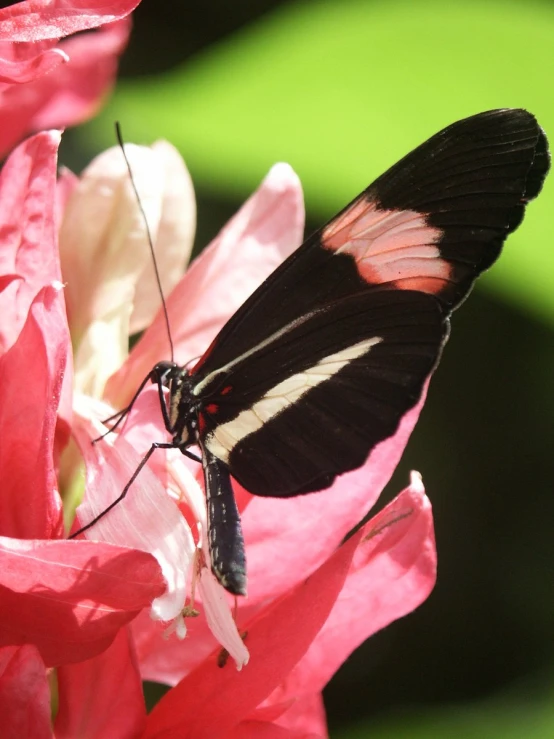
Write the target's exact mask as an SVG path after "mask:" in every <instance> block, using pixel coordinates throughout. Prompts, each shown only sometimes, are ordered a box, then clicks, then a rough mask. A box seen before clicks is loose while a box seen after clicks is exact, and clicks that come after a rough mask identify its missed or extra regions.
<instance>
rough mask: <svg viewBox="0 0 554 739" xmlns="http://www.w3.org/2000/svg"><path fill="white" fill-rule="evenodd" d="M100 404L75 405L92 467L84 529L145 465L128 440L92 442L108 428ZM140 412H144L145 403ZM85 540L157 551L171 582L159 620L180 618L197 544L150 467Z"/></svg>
mask: <svg viewBox="0 0 554 739" xmlns="http://www.w3.org/2000/svg"><path fill="white" fill-rule="evenodd" d="M96 405H98V406H100V410H96V407H95V404H94V403H92V402H91V401H88V406H87V401H86V399H85V398H80V399H77V401H76V404H75V413H76V414H79V416H80V420H78V421H77V422H76V424H75V434H76V438H77V442H78V443H79V446H80V448H81V451H82V453H83V456H84V459H85V463H86V466H87V490H86V496H85V500H84V502H83V503H82V504H81V506H80V507H79V509H78V512H77V513H78V517H79V522H80V524H81V525H84V524H85V523H87V522H88V521H91V520H92V519H93V518H94V517H95V516H97V515H98V514H99V513H101V512H102V511H104V510H105V509H106V508H107V507H108V505H109V504H110V503H111V502H112V501H114V500H115V499H116V498H117V497H118V496H119V494H120V493H121V491H122V490H123V488H124V486H125V484H126V483H127V482H128V481H129V480H130V478H131V476H132V475H133V473H134V472H135V470H136V469H137V467H138V465H139V463H140V461H141V456H140V454H138V453H137V452H136V451H135V450H134V449H133V448H132V447H131V445H130V444H129V443H128V442H127V440H126V439H125V438H124V437H123V436H119V437H117V438H116V440H115V441H114V438H113V436H115V435H112V436H108V437H106V438H105V439H104V440H103V441H101V442H99V443H97V444H94V445H93V444H91V439H93V438H97V437H98V436H100V435H101V434H102V433H104V432H105V431H106V427H105V426H103V425H102V424H99V423H97V422H96V423H95V422H94V415H95V414H97V417H99V416H102V415H103V417H106V415H109V412H108V413H106V412H105V410H106V409H105V406H104V407H103V409H104V413H102V406H101V404H96ZM134 410H135V412H137V413H140V412H142V408H141V405H140V403H137V407H136V408H135V409H134ZM85 536H87V538H90V539H93V540H97V541H108V542H112V543H114V544H121V545H125V546H132V547H134V548H135V549H137V550H140V551H143V552H151V553H152V554H153V556H154V557H155V558H156V559H157V561H158V562H159V565H160V568H161V570H162V573H163V576H164V578H165V580H166V583H167V588H166V591H165V592H164V594H163V596H161V597H159V598H157V599H156V601H155V602H154V603H153V604H152V609H153V610H152V613H153V616H154V617H155V618H159V619H162V620H164V621H170V620H172V619H174V618H176V617H178V616H179V615H180V613H181V610H182V608H183V606H184V603H185V598H186V592H187V578H188V577H189V575H190V569H191V564H192V562H193V561H194V555H195V552H196V545H195V543H194V539H193V537H192V533H191V531H190V529H189V527H188V524H187V522H186V520H185V519H184V517H183V516H182V515H181V513H180V511H179V509H178V507H177V505H176V504H175V502H174V501H173V500H172V499H171V498H170V497H169V496H168V495H167V493H166V491H165V489H164V488H163V486H162V485H161V483H160V481H159V480H158V478H157V477H156V476H155V475H154V473H153V472H152V471H151V470H150V468H149V467H148V466H146V467H144V469H143V470H142V471H141V472H140V474H139V476H138V478H137V480H136V483H135V484H134V485H133V486H132V488H131V489H130V491H129V494H128V495H127V496H126V497H125V499H124V500H122V501H121V502H120V503H119V504H118V505H116V506H115V507H114V508H113V510H111V511H110V512H109V514H107V515H106V516H104V518H102V519H101V520H100V521H98V523H96V524H95V525H94V526H93V527H92V528H91V529H89V530H88V531H87V532H85Z"/></svg>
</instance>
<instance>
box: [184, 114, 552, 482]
mask: <svg viewBox="0 0 554 739" xmlns="http://www.w3.org/2000/svg"><path fill="white" fill-rule="evenodd" d="M548 166H549V159H548V154H547V146H546V139H545V136H544V134H543V132H542V131H541V129H540V128H539V126H538V124H537V122H536V120H535V119H534V117H533V116H532V115H530V114H529V113H527V112H526V111H523V110H500V111H490V112H488V113H483V114H480V115H477V116H473V117H472V118H468V119H466V120H463V121H460V122H458V123H455V124H453V125H452V126H449V127H448V128H446V129H444V130H443V131H441V132H440V133H438V134H437V135H436V136H433V137H432V138H431V139H429V141H427V142H425V143H424V144H422V145H421V146H420V147H418V148H417V149H415V150H414V151H413V152H411V153H410V154H408V156H407V157H405V158H404V159H402V160H401V161H400V162H399V163H398V164H396V165H395V166H394V167H392V168H391V169H390V170H389V171H388V172H386V173H385V174H384V175H382V176H381V177H380V178H379V179H378V180H376V181H375V182H374V183H373V184H372V185H371V186H370V187H368V188H367V189H366V190H365V191H364V192H363V193H362V194H361V195H360V196H359V197H358V198H356V199H355V200H354V201H353V202H352V203H351V204H350V205H349V206H347V207H346V208H345V209H344V210H343V211H342V212H341V213H340V214H339V215H338V216H336V217H335V218H334V219H333V220H332V221H330V222H329V223H328V224H327V225H326V226H325V227H323V228H322V229H321V230H319V231H318V232H316V233H315V234H314V235H313V236H311V237H310V238H309V239H308V240H307V241H306V242H305V243H304V244H303V245H302V246H301V247H300V248H299V249H298V250H297V251H296V252H295V253H294V254H293V255H292V256H291V257H289V259H287V260H286V261H285V262H284V263H283V264H282V265H281V266H280V267H279V268H278V269H277V270H276V271H275V272H274V273H273V274H272V275H271V276H270V277H269V278H268V279H267V280H266V281H265V282H264V283H263V284H262V286H261V287H260V288H259V289H258V290H257V291H256V292H255V293H254V294H253V295H252V296H251V298H250V299H249V300H247V301H246V303H245V304H244V305H243V306H242V307H241V308H240V309H239V311H237V313H236V314H235V315H234V316H233V317H232V318H231V320H230V321H229V322H228V323H227V324H226V325H225V326H224V327H223V329H222V331H221V332H220V334H219V335H218V336H217V337H216V339H215V341H214V342H213V343H212V346H211V347H210V349H209V350H208V351H207V352H206V354H205V355H204V357H202V359H201V360H200V361H199V363H198V364H197V365H196V367H195V368H194V370H193V371H192V380H193V381H196V385H195V387H194V389H193V393H194V395H195V396H196V397H198V399H199V400H200V401H201V403H202V406H203V407H202V409H201V412H200V415H199V424H200V433H201V436H202V441H203V444H204V445H205V446H206V448H208V449H209V450H210V451H211V453H212V454H213V455H214V456H215V457H217V458H218V459H220V460H221V461H222V462H224V463H225V464H226V465H227V466H228V467H229V469H230V471H231V473H232V474H233V475H234V476H235V477H236V478H237V479H238V480H239V481H240V482H241V483H242V484H243V485H244V486H245V487H246V488H247V489H248V490H250V491H251V492H252V493H255V494H258V495H270V496H288V495H297V494H300V493H304V492H310V491H312V490H317V489H321V488H324V487H327V486H328V485H330V484H331V483H332V481H333V479H334V478H335V476H336V475H337V474H341V473H342V472H345V471H347V470H350V469H354V468H356V467H358V466H360V465H361V464H362V463H363V462H364V460H365V458H366V457H367V455H368V454H369V452H370V451H371V449H372V448H373V447H374V446H375V445H376V444H377V443H378V442H379V441H382V440H383V439H386V438H388V437H390V436H391V435H392V434H394V432H395V431H396V429H397V427H398V424H399V422H400V419H401V418H402V416H403V415H404V414H405V413H406V411H407V410H409V409H410V408H411V407H413V406H414V405H415V403H416V402H417V400H418V398H419V397H420V394H421V390H422V387H423V385H424V383H425V380H426V378H427V377H428V375H429V374H430V372H431V371H432V369H433V367H434V365H435V363H436V361H437V358H438V356H439V354H440V349H441V346H442V344H443V342H444V338H445V335H446V333H447V330H448V315H449V313H450V312H451V311H452V310H453V309H454V308H455V307H456V306H457V305H458V304H459V303H460V302H461V301H462V300H463V299H464V297H465V296H466V295H467V293H468V291H469V290H470V289H471V286H472V284H473V282H474V280H475V278H476V277H477V276H478V275H479V274H480V272H482V271H483V270H484V269H486V268H487V267H488V266H490V265H491V264H492V262H493V261H494V260H495V259H496V258H497V256H498V254H499V252H500V249H501V247H502V243H503V241H504V239H505V238H506V236H507V235H508V234H509V233H510V232H511V231H513V230H514V228H516V227H517V225H519V223H520V222H521V219H522V216H523V211H524V207H525V204H526V203H527V202H528V200H529V199H531V198H532V197H534V196H536V195H537V194H538V192H539V190H540V187H541V185H542V182H543V180H544V177H545V175H546V172H547V170H548ZM315 375H318V377H319V378H320V379H319V380H318V381H317V382H316V383H315V384H314V385H313V386H309V387H306V383H308V385H309V384H310V383H311V382H312V381H313V377H314V376H315ZM297 386H299V388H300V389H299V388H298V387H297ZM290 388H292V389H290ZM294 388H296V389H294Z"/></svg>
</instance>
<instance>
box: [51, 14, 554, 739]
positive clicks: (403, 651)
mask: <svg viewBox="0 0 554 739" xmlns="http://www.w3.org/2000/svg"><path fill="white" fill-rule="evenodd" d="M553 66H554V5H553V4H552V3H551V2H528V1H526V2H515V1H514V2H500V1H499V0H496V1H492V0H482V1H481V2H462V1H461V0H458V2H454V1H452V2H449V3H446V2H444V0H436V1H435V0H426V1H422V2H408V0H390V1H389V2H385V0H381V1H376V0H373V1H371V0H368V1H366V2H361V1H358V2H356V1H354V0H345V1H343V2H338V1H336V2H316V1H315V0H311V1H309V0H306V1H305V2H295V1H290V2H279V1H278V0H256V1H255V2H254V0H250V1H248V0H235V2H233V3H229V2H225V0H212V2H210V3H192V2H187V1H186V0H180V1H179V2H177V1H175V2H170V1H169V0H165V1H164V2H159V1H158V2H156V1H155V0H143V2H142V3H141V5H140V6H139V8H138V10H137V12H136V14H135V29H134V32H133V36H132V39H131V44H130V47H129V49H128V51H127V53H126V55H125V57H124V59H123V63H122V69H121V75H120V81H119V83H118V86H117V89H116V93H115V95H114V97H113V99H112V100H111V101H110V102H109V104H108V106H107V108H106V109H105V110H104V112H103V113H102V115H101V116H100V117H99V118H96V119H95V120H94V121H93V122H92V123H91V124H88V125H87V126H85V127H83V128H81V129H80V130H77V131H75V132H70V135H69V136H68V137H67V138H66V141H65V143H64V147H65V150H64V152H63V154H62V157H63V158H64V159H65V161H69V162H70V163H71V164H72V166H73V167H74V168H76V169H80V168H81V167H82V166H83V165H84V164H85V162H86V161H87V160H88V159H89V158H90V157H91V156H92V155H94V154H96V153H97V152H98V151H99V150H101V149H102V148H104V147H106V146H107V145H111V144H112V143H113V133H112V131H113V125H112V124H113V120H115V119H118V120H120V121H121V122H122V125H123V128H124V133H125V137H126V140H128V141H136V142H138V143H150V142H151V141H153V140H155V139H157V138H162V137H165V138H168V139H169V140H171V141H172V142H173V143H174V144H175V145H176V146H177V147H178V148H179V149H180V151H181V153H182V154H183V156H184V158H185V159H186V161H187V163H188V165H189V167H190V169H191V172H192V175H193V179H194V181H195V185H196V189H197V197H198V210H199V228H198V238H197V248H198V249H199V248H201V247H202V246H203V245H205V244H206V243H207V242H208V240H209V239H210V238H211V237H212V236H213V235H215V233H217V231H218V230H219V228H220V227H221V226H222V225H223V224H224V223H225V221H226V220H227V218H228V217H229V216H230V215H231V214H232V213H233V212H234V211H235V210H236V208H237V207H238V206H239V204H240V203H241V202H242V201H243V200H244V198H245V197H247V196H248V194H249V193H250V192H251V191H252V190H253V189H254V188H255V187H256V185H257V184H258V182H259V181H260V180H261V179H262V177H263V176H264V174H265V173H266V172H267V170H268V169H269V167H270V166H271V165H272V164H273V163H274V162H275V161H279V160H284V161H288V162H290V163H291V164H292V165H293V167H294V168H295V169H296V171H297V172H298V173H299V175H300V177H301V179H302V182H303V185H304V188H305V194H306V203H307V213H308V230H309V229H310V228H314V227H316V226H317V225H319V224H320V223H321V222H323V221H324V220H327V219H328V218H329V217H330V216H331V215H333V213H334V212H335V211H336V210H338V209H339V208H340V207H342V206H343V205H344V204H345V203H346V202H347V201H348V200H349V199H351V198H352V197H353V196H354V195H356V194H357V193H358V192H359V191H360V190H362V189H363V188H364V187H365V186H366V185H367V184H368V183H369V182H370V181H371V180H372V179H374V178H375V177H376V176H377V175H379V174H380V173H381V172H382V171H383V170H384V169H385V168H386V167H387V166H389V165H391V164H393V163H394V162H395V161H396V160H397V159H398V158H400V157H401V156H403V155H404V154H405V153H407V151H409V150H410V149H411V148H413V147H414V146H416V145H417V144H419V143H421V142H422V141H423V140H424V139H425V138H427V137H428V136H430V135H431V134H433V133H435V132H436V131H437V130H438V129H440V128H441V127H443V126H445V125H447V124H449V123H451V122H453V121H455V120H457V119H459V118H462V117H464V116H466V115H471V114H473V113H476V112H479V111H482V110H487V109H490V108H495V107H525V108H528V109H529V110H531V111H532V112H533V113H535V115H537V117H538V119H539V121H540V122H541V124H542V125H543V127H544V128H545V129H546V131H547V134H548V133H549V134H550V136H551V138H552V139H553V140H554V100H553V92H554V86H553ZM553 206H554V176H552V175H551V179H550V181H547V184H546V187H545V190H544V192H543V194H542V195H541V197H540V198H539V200H538V201H537V202H535V203H533V204H532V205H531V206H530V208H529V210H528V215H527V219H526V221H525V223H524V225H523V226H522V227H521V229H520V230H518V232H517V233H516V234H515V235H514V236H513V237H512V238H510V240H509V242H508V245H507V247H506V249H505V252H504V254H503V256H502V259H501V260H500V262H499V263H498V264H497V265H496V266H495V267H494V269H493V270H492V271H491V272H490V273H489V274H487V275H486V276H485V277H484V278H483V279H482V280H481V281H480V284H479V287H478V289H477V290H476V291H475V293H474V294H473V295H472V296H471V299H470V300H469V301H468V302H467V304H466V305H464V306H463V308H462V309H461V310H460V311H459V314H456V315H455V317H454V321H453V324H454V325H453V334H452V338H451V340H450V342H449V345H448V347H447V350H446V352H445V356H444V359H443V361H442V363H441V366H440V368H439V370H438V372H437V373H436V376H435V378H434V380H433V383H432V386H431V392H430V398H429V401H428V403H427V405H426V408H425V411H424V413H423V416H422V419H421V421H420V423H419V426H418V428H417V429H416V432H415V433H414V436H413V438H412V440H411V442H410V444H409V447H408V449H407V451H406V454H405V456H404V459H403V461H402V463H401V465H400V467H399V469H398V470H397V473H396V474H395V477H394V479H393V481H392V483H391V485H390V486H389V487H388V488H387V490H386V491H385V495H384V496H383V498H382V501H381V502H382V503H385V502H386V500H388V499H390V498H391V497H392V496H393V495H394V494H395V492H397V491H398V490H400V489H401V488H402V487H403V486H404V485H405V483H406V481H407V479H408V472H409V470H410V469H418V470H420V471H421V473H422V474H423V478H424V482H425V484H426V488H427V491H428V494H429V496H430V497H431V499H432V501H433V505H434V512H435V525H436V536H437V546H438V552H439V577H438V582H437V586H436V588H435V591H434V592H433V594H432V595H431V597H430V598H429V600H428V601H427V602H426V603H425V604H424V605H423V606H422V607H421V608H420V609H419V610H418V611H416V612H415V613H413V614H411V615H410V616H408V617H407V618H405V619H403V620H402V621H399V622H397V623H395V624H393V625H391V626H390V627H389V628H388V629H386V630H385V631H383V632H381V633H380V634H378V635H376V636H375V637H373V638H372V639H371V640H370V641H368V642H367V643H366V644H365V645H364V646H363V647H362V648H361V649H360V650H358V651H357V652H356V653H355V654H354V655H353V656H352V657H351V659H350V660H349V661H348V662H347V663H346V664H345V665H344V666H343V668H342V669H341V671H340V672H339V673H338V674H337V675H336V676H335V678H334V679H333V681H332V682H331V684H330V685H329V686H328V688H327V689H326V691H325V702H326V706H327V709H328V716H329V726H330V733H331V736H332V737H337V738H339V739H347V738H350V739H353V738H354V737H366V736H367V737H373V738H374V739H375V738H377V739H385V738H386V739H398V738H401V737H402V738H403V737H430V738H431V739H433V738H434V737H437V738H438V737H441V738H442V737H454V738H455V739H458V738H460V739H461V738H463V739H465V738H466V737H484V738H487V737H508V738H511V737H514V738H516V737H531V738H534V737H550V736H552V737H554V703H553V700H552V699H553V698H554V690H553V688H552V686H553V677H554V634H553V631H554V629H553V626H554V592H553V587H552V586H553V574H554V537H553V535H552V530H553V526H554V496H553V495H552V478H553V473H554V462H553V450H552V447H553V442H554V422H553V418H554V393H553V390H552V384H553V383H552V378H553V376H554V342H553V331H554V212H553V211H554V207H553Z"/></svg>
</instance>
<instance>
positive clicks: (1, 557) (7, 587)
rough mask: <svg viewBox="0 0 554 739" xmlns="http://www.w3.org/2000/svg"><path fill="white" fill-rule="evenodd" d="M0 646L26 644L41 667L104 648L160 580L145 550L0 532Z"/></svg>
mask: <svg viewBox="0 0 554 739" xmlns="http://www.w3.org/2000/svg"><path fill="white" fill-rule="evenodd" d="M0 583H1V585H2V587H1V588H0V646H11V645H14V644H26V643H32V644H34V645H35V646H36V647H37V649H38V650H39V652H40V654H41V656H42V659H43V660H44V662H45V664H46V665H47V666H51V665H60V664H64V663H66V662H79V661H81V660H84V659H88V658H90V657H92V656H94V655H96V654H99V653H100V652H101V651H103V650H104V649H106V648H107V647H108V645H109V644H110V643H111V642H112V640H113V638H114V636H115V635H116V633H117V631H118V630H119V629H120V628H121V627H122V626H124V625H125V624H126V623H128V622H129V621H131V619H132V618H134V617H135V616H136V614H137V613H138V612H139V611H140V610H141V609H142V608H145V607H146V606H149V605H150V603H151V601H152V599H153V598H155V597H156V596H158V595H160V594H161V593H162V592H163V590H164V588H165V584H164V582H163V578H162V576H161V573H160V569H159V566H158V564H157V562H156V560H155V559H154V558H153V557H152V556H150V555H148V554H145V553H143V552H137V551H135V550H129V549H126V548H124V547H116V546H113V545H110V544H98V543H95V542H89V541H67V540H63V541H30V540H25V541H24V540H18V539H8V538H6V537H0Z"/></svg>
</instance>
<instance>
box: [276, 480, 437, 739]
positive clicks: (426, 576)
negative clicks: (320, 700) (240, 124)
mask: <svg viewBox="0 0 554 739" xmlns="http://www.w3.org/2000/svg"><path fill="white" fill-rule="evenodd" d="M362 532H363V538H362V540H361V542H360V544H359V545H358V548H357V550H356V552H355V554H354V558H353V560H352V564H351V567H350V571H349V573H348V577H347V578H346V581H345V583H344V586H343V588H342V591H341V593H340V594H339V596H338V598H337V600H336V602H335V604H334V607H333V609H332V611H331V613H330V614H329V617H328V619H327V621H326V623H325V625H324V627H323V628H322V629H321V631H320V632H319V634H318V635H317V636H316V638H315V639H314V641H313V643H312V644H311V646H310V648H309V649H308V651H307V652H306V654H305V655H304V657H303V658H302V659H301V660H300V662H299V663H298V664H297V665H296V667H295V668H294V669H293V670H292V672H291V674H290V675H289V676H288V677H287V679H286V681H285V682H284V683H283V685H282V686H281V687H280V688H279V689H278V690H277V691H275V693H274V695H273V696H272V697H271V698H270V700H269V701H268V703H269V704H271V703H272V702H273V701H277V702H278V703H281V702H282V701H284V700H287V699H292V698H299V697H302V696H307V697H308V698H309V696H313V694H314V693H317V692H319V691H321V690H322V689H323V687H324V686H325V685H326V683H327V682H328V681H329V680H330V678H331V677H332V676H333V675H334V674H335V672H336V671H337V670H338V668H339V667H340V666H341V665H342V664H343V662H344V661H345V660H346V659H347V658H348V656H349V655H350V654H351V653H352V652H353V651H354V650H355V649H356V648H357V647H358V646H359V645H360V644H361V643H362V642H364V641H365V640H366V639H367V638H368V637H370V636H371V635H372V634H374V633H375V632H376V631H379V630H380V629H382V628H384V627H385V626H388V624H390V623H392V622H393V621H395V620H397V619H398V618H401V617H402V616H405V615H406V614H407V613H410V612H411V611H413V610H414V609H415V608H417V607H418V606H419V605H420V604H421V603H422V602H423V601H424V600H425V599H426V598H427V596H428V595H429V593H430V592H431V590H432V589H433V587H434V584H435V580H436V564H437V561H436V551H435V539H434V533H433V518H432V512H431V504H430V502H429V500H428V498H427V497H426V496H425V492H424V489H423V484H422V482H421V478H420V477H419V475H418V474H417V473H412V481H411V484H410V486H409V487H408V488H406V489H405V490H404V491H403V492H402V493H400V494H399V495H398V496H397V498H395V500H393V501H392V503H390V504H389V505H388V506H386V507H385V508H384V509H383V510H382V511H381V512H380V513H379V514H377V516H375V517H374V518H373V519H372V520H371V521H369V523H367V524H366V525H365V526H364V527H363V529H362ZM368 537H370V538H368ZM314 719H315V720H314ZM279 724H281V725H284V726H288V727H289V728H293V729H295V730H299V729H302V730H304V731H318V730H320V729H321V723H320V721H319V719H317V717H314V715H313V714H312V713H311V712H308V713H307V714H306V715H302V714H301V713H299V711H298V710H297V707H296V706H295V705H293V706H292V708H291V709H290V711H289V712H287V713H285V714H284V715H283V716H282V717H281V718H280V719H279Z"/></svg>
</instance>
